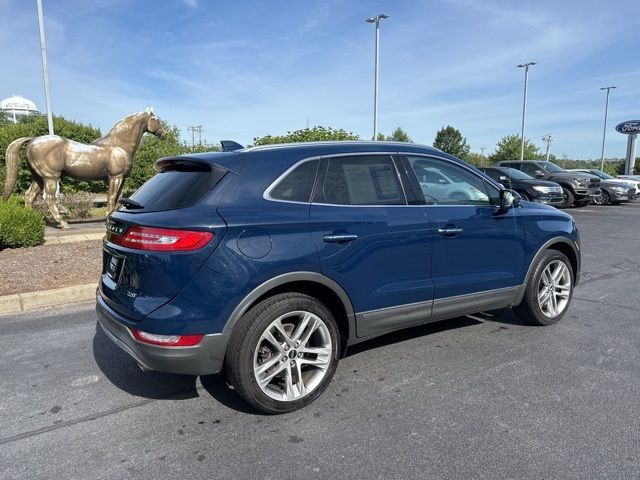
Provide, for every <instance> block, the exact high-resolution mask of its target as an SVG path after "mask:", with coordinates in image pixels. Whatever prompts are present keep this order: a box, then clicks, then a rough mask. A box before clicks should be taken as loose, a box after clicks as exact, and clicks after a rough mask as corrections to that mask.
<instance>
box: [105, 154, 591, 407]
mask: <svg viewBox="0 0 640 480" xmlns="http://www.w3.org/2000/svg"><path fill="white" fill-rule="evenodd" d="M224 145H227V146H228V145H229V144H228V143H227V144H224ZM230 148H237V147H236V146H233V145H232V146H231V147H230ZM156 170H157V174H156V175H155V176H153V177H152V178H151V179H150V180H148V181H147V182H146V183H145V184H144V185H143V186H142V187H141V188H140V189H139V190H138V191H137V192H135V193H134V194H133V196H132V197H131V198H130V199H128V200H125V201H124V202H122V206H121V207H120V208H119V209H118V210H117V211H116V212H114V213H112V214H111V215H110V216H109V219H108V226H107V235H106V238H105V241H104V244H103V249H104V254H103V271H102V276H101V280H100V282H99V289H98V291H97V305H96V311H97V314H98V318H99V322H100V325H102V328H103V329H104V331H105V332H106V333H107V335H108V336H109V337H110V338H111V339H112V340H113V341H114V342H115V344H116V345H118V346H119V347H120V348H122V349H123V350H124V351H125V352H127V353H128V354H129V355H130V356H132V357H133V358H134V359H135V361H136V362H138V364H139V365H140V366H141V367H142V368H143V369H145V370H160V371H164V372H172V373H182V374H190V375H204V374H214V373H218V372H220V371H222V370H223V369H224V371H225V372H226V374H227V376H228V379H229V381H230V383H231V384H232V385H233V387H234V388H235V391H236V392H237V393H238V394H239V395H240V396H242V397H243V398H244V399H245V400H246V401H247V402H249V403H250V404H251V405H253V406H254V407H255V408H257V409H259V410H261V411H263V412H267V413H283V412H289V411H292V410H295V409H298V408H301V407H303V406H305V405H307V404H308V403H310V402H312V401H313V400H314V399H315V398H317V397H318V396H319V395H320V394H321V393H322V392H323V391H324V390H325V388H326V387H327V385H328V384H329V382H330V381H331V378H332V377H333V374H334V372H335V370H336V367H337V364H338V359H339V358H340V356H341V355H342V354H344V352H345V349H346V348H347V347H348V346H349V345H354V344H356V343H359V342H363V341H365V340H368V339H371V338H374V337H377V336H379V335H383V334H386V333H388V332H391V331H394V330H398V329H401V328H405V327H410V326H414V325H419V324H423V323H428V322H433V321H437V320H443V319H447V318H453V317H457V316H460V315H465V314H469V313H473V312H478V311H484V310H490V309H498V308H507V307H514V309H515V311H516V312H517V313H518V314H519V315H520V316H521V317H522V318H523V319H525V320H526V321H528V322H530V323H533V324H538V325H549V324H552V323H555V322H557V321H559V320H560V319H561V318H562V317H563V315H564V314H565V313H566V312H567V309H568V307H569V303H570V301H571V297H572V293H573V288H574V286H575V285H576V283H577V282H578V278H579V271H580V238H579V235H578V231H577V229H576V225H575V222H574V221H573V218H572V217H571V216H570V215H568V214H566V213H563V212H560V211H558V210H556V209H555V208H552V207H550V206H547V205H541V204H536V203H532V202H521V203H520V202H519V201H518V200H516V199H514V196H513V194H512V193H511V192H510V191H508V190H505V189H504V188H503V187H502V186H501V185H500V184H497V183H495V182H494V181H493V180H491V179H490V178H489V177H487V176H485V175H484V174H483V173H481V172H480V171H479V170H477V169H475V168H474V167H472V166H470V165H468V164H466V163H465V162H463V161H461V160H458V159H457V158H454V157H452V156H450V155H447V154H445V153H442V152H441V151H439V150H436V149H434V148H430V147H425V146H420V145H415V144H407V143H391V142H388V143H387V142H329V143H321V142H320V143H310V144H291V145H272V146H262V147H253V148H240V149H236V150H234V151H222V152H215V153H202V154H193V155H188V156H182V157H171V158H164V159H161V160H159V161H158V162H156ZM395 361H397V362H398V363H399V364H400V363H401V362H402V359H396V360H395ZM399 368H400V367H399Z"/></svg>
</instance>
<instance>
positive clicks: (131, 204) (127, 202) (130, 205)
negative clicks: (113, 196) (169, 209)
mask: <svg viewBox="0 0 640 480" xmlns="http://www.w3.org/2000/svg"><path fill="white" fill-rule="evenodd" d="M118 203H121V204H122V205H124V206H125V207H127V208H131V209H135V208H144V205H142V204H141V203H138V202H136V201H135V200H131V199H130V198H127V197H122V198H121V199H120V200H118Z"/></svg>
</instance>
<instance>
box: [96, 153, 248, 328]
mask: <svg viewBox="0 0 640 480" xmlns="http://www.w3.org/2000/svg"><path fill="white" fill-rule="evenodd" d="M215 155H220V156H229V155H235V156H236V157H240V158H241V155H240V154H237V153H236V154H230V153H220V154H209V156H206V157H200V158H199V157H197V156H196V157H176V158H168V159H162V160H159V161H158V162H156V171H157V173H156V174H155V175H154V176H153V177H152V178H151V179H149V180H148V181H147V182H146V183H145V184H144V185H142V187H140V188H139V189H138V190H137V191H136V192H135V193H134V194H133V195H132V196H131V197H130V198H129V199H126V198H125V199H121V207H120V208H119V209H118V210H117V211H115V212H114V213H112V214H111V215H110V216H109V219H108V221H107V235H106V237H105V241H104V244H103V268H102V276H101V282H100V292H101V295H102V298H103V300H104V301H105V303H106V304H107V305H108V306H109V307H111V308H112V309H114V310H115V311H116V312H118V313H120V314H121V315H123V316H125V317H127V318H129V319H131V320H132V321H140V320H142V319H143V318H144V317H145V316H147V315H148V314H149V313H151V312H152V311H153V310H155V309H157V308H159V307H160V306H162V305H164V304H165V303H167V302H168V301H170V300H171V299H172V298H173V297H175V296H176V295H177V294H178V293H179V292H180V290H181V289H182V288H183V287H184V286H185V285H186V284H187V282H189V280H191V278H193V276H194V274H195V273H196V272H197V271H198V269H200V268H201V267H202V265H203V263H204V262H205V260H206V259H207V258H208V257H209V256H210V255H211V253H212V252H213V251H214V250H215V248H216V246H217V245H218V244H219V243H220V241H221V239H222V238H223V237H224V235H225V233H226V229H227V227H226V223H225V222H224V220H223V219H222V217H220V216H219V215H218V213H217V212H216V207H217V204H218V203H219V201H220V200H221V198H222V197H223V196H224V194H225V192H226V191H227V189H228V188H230V186H231V185H232V184H233V182H234V181H235V178H236V174H237V172H238V170H239V169H240V167H241V164H242V161H241V160H235V159H231V160H232V161H226V162H219V163H214V161H212V158H211V157H213V160H215ZM219 160H229V159H228V158H220V159H219ZM220 163H222V164H220ZM234 167H237V168H234ZM233 170H235V172H234V171H233Z"/></svg>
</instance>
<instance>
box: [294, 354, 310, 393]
mask: <svg viewBox="0 0 640 480" xmlns="http://www.w3.org/2000/svg"><path fill="white" fill-rule="evenodd" d="M296 377H297V378H298V383H297V386H298V395H300V396H301V397H302V396H304V395H306V394H307V388H306V387H305V386H304V380H303V378H302V364H301V363H300V362H296Z"/></svg>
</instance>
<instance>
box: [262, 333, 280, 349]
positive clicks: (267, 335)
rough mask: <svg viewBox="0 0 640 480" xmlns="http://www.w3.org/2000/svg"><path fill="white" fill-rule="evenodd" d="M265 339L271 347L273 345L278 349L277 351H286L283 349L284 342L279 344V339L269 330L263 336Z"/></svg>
mask: <svg viewBox="0 0 640 480" xmlns="http://www.w3.org/2000/svg"><path fill="white" fill-rule="evenodd" d="M263 337H264V339H265V340H266V341H267V342H269V343H270V344H271V345H273V346H274V347H276V349H277V350H278V351H279V352H281V353H282V352H283V351H284V349H283V348H282V342H279V341H278V339H277V338H276V337H274V336H273V333H271V332H270V331H269V330H267V331H266V332H264V335H263Z"/></svg>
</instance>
